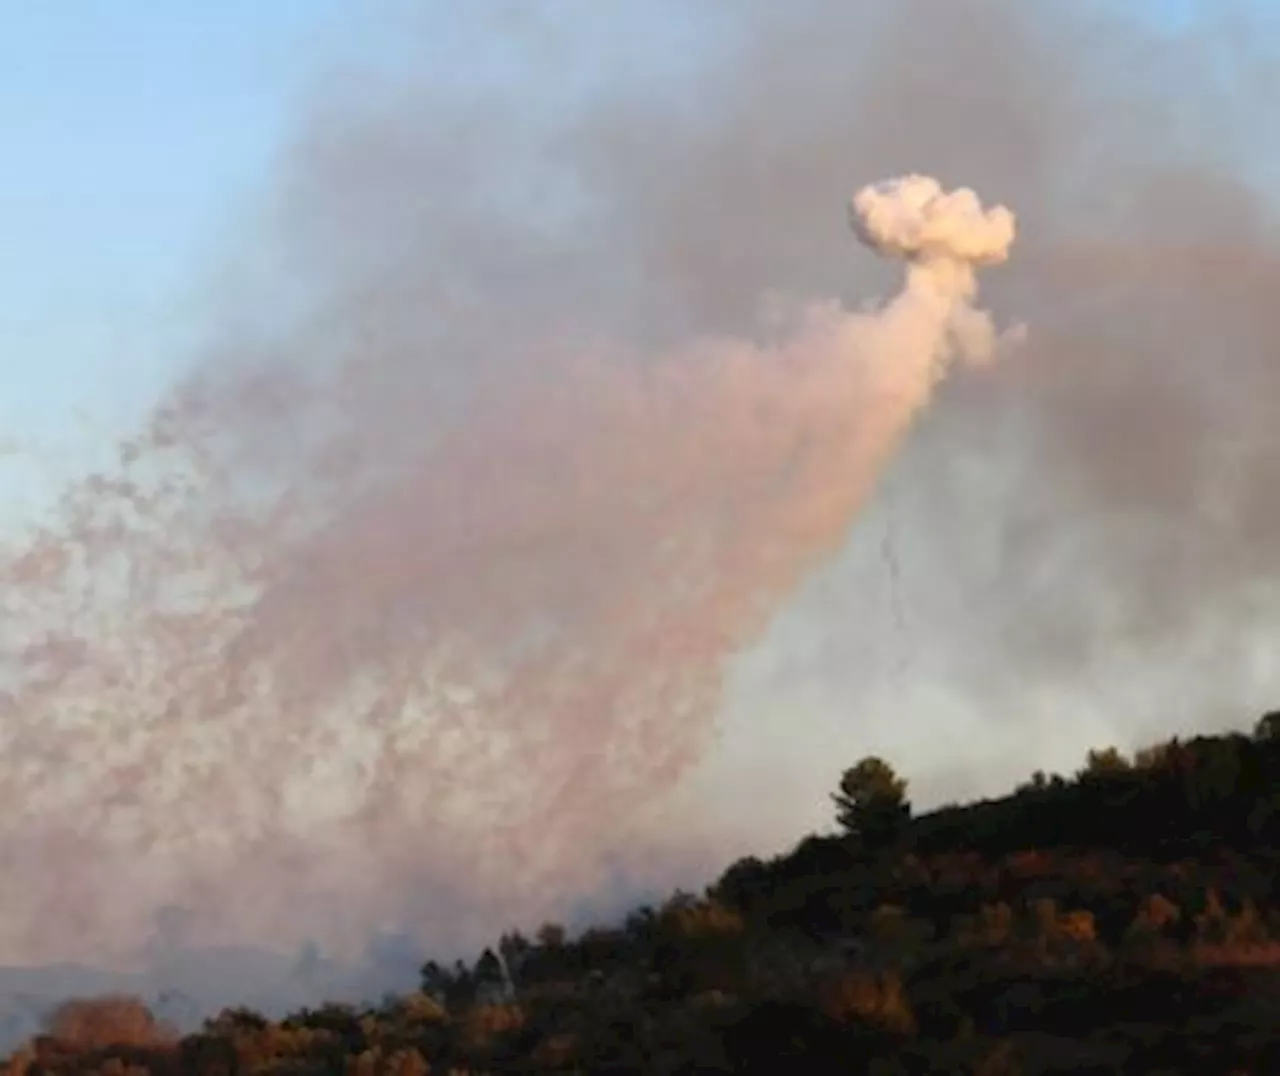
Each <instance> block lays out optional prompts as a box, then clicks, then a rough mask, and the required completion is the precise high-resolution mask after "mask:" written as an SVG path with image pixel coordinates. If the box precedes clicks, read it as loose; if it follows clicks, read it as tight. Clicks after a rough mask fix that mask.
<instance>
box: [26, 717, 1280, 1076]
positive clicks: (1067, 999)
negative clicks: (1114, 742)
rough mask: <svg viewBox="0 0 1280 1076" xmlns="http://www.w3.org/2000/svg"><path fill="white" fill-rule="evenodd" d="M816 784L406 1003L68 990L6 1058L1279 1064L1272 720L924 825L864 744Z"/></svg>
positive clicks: (431, 968)
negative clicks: (219, 1008) (201, 1020)
mask: <svg viewBox="0 0 1280 1076" xmlns="http://www.w3.org/2000/svg"><path fill="white" fill-rule="evenodd" d="M832 799H833V801H834V807H835V818H836V821H837V822H838V824H839V828H840V832H839V834H838V835H835V836H812V837H808V838H806V839H805V840H803V841H801V842H800V844H799V845H798V846H797V847H796V848H795V849H794V850H793V851H791V852H790V853H788V854H785V855H781V856H778V857H775V858H773V859H771V860H768V861H765V860H760V859H745V860H742V861H739V862H738V863H735V864H734V865H732V866H731V867H730V868H729V869H728V870H727V871H725V873H724V874H723V875H722V876H721V877H720V879H719V880H718V881H716V882H715V883H714V884H713V885H711V886H709V887H708V889H707V890H706V891H705V892H704V893H702V894H691V893H677V894H674V895H673V896H672V897H671V898H670V899H669V900H668V901H666V902H665V903H664V904H662V905H661V906H657V907H645V908H640V909H637V910H636V911H634V912H633V913H632V914H631V915H629V916H628V917H627V918H626V919H625V921H624V922H621V923H618V924H614V925H611V926H599V927H595V928H592V929H589V930H587V931H585V932H583V933H582V934H580V935H579V936H576V937H569V936H568V935H567V933H566V932H565V931H564V930H563V929H562V928H561V927H559V926H557V925H556V924H547V925H545V926H544V927H543V928H542V929H541V930H539V931H538V932H537V933H536V935H535V936H534V937H532V938H527V937H525V936H523V935H522V934H520V933H517V932H512V933H508V934H506V935H504V936H503V937H502V938H500V939H498V940H497V941H496V943H495V944H494V945H493V946H492V947H491V948H489V949H487V950H485V951H484V952H483V953H481V954H480V955H479V958H478V959H477V960H476V961H475V962H474V963H467V962H461V961H460V962H457V963H455V964H454V965H452V966H442V965H440V964H438V963H435V962H429V963H427V964H426V965H425V966H424V967H423V968H422V975H421V980H422V981H421V984H420V989H419V990H418V991H417V992H415V993H413V994H410V995H408V996H403V997H388V998H386V999H384V1000H383V1001H382V1002H380V1003H378V1004H375V1005H368V1006H364V1007H358V1006H350V1005H338V1004H332V1005H327V1006H323V1007H321V1008H319V1009H310V1010H305V1011H302V1012H299V1013H296V1014H294V1015H292V1016H289V1017H288V1018H286V1019H283V1020H280V1021H271V1020H267V1019H266V1018H264V1017H262V1016H260V1015H258V1014H256V1013H253V1012H250V1011H247V1010H244V1009H229V1010H226V1011H224V1012H223V1013H222V1014H221V1015H219V1016H218V1017H216V1018H214V1019H212V1020H209V1021H207V1022H206V1024H205V1025H204V1027H203V1028H202V1029H201V1030H200V1031H199V1032H197V1033H194V1034H188V1035H178V1034H176V1033H174V1032H172V1031H170V1030H168V1029H166V1028H164V1027H163V1026H161V1025H160V1024H159V1023H158V1022H157V1021H155V1020H154V1019H153V1018H152V1017H151V1014H150V1013H149V1012H148V1011H147V1010H146V1008H145V1006H144V1005H142V1003H141V1002H139V1001H137V1000H135V999H129V998H103V999H80V1000H75V1001H71V1002H68V1003H67V1004H66V1005H64V1006H63V1007H62V1009H60V1010H59V1011H58V1012H57V1013H55V1014H54V1016H53V1017H52V1019H51V1020H50V1022H49V1026H48V1028H47V1029H46V1033H45V1034H43V1035H41V1036H39V1037H37V1038H36V1039H34V1040H33V1041H32V1042H30V1043H28V1044H27V1045H26V1046H24V1047H23V1048H22V1049H21V1050H19V1051H18V1052H17V1053H15V1054H14V1055H13V1056H12V1057H11V1058H10V1059H8V1061H7V1062H6V1063H5V1064H4V1066H3V1071H4V1072H6V1073H13V1074H19V1073H22V1074H28V1076H36V1074H45V1073H48V1074H52V1073H104V1074H106V1073H111V1074H116V1076H122V1074H126V1073H127V1074H131V1076H144V1074H147V1073H152V1074H156V1076H160V1074H169V1073H175V1074H176V1073H196V1074H215V1073H216V1074H225V1076H230V1074H242V1073H243V1074H247V1073H263V1074H266V1073H292V1074H299V1076H301V1074H311V1073H316V1074H319V1073H351V1074H361V1076H364V1074H368V1076H381V1074H401V1076H403V1074H419V1076H424V1074H427V1073H450V1072H452V1073H456V1074H459V1076H461V1074H464V1073H466V1074H471V1076H475V1074H480V1073H493V1074H497V1073H645V1074H648V1073H673V1074H674V1073H715V1072H726V1073H728V1072H741V1073H770V1074H774V1073H776V1074H778V1076H784V1074H787V1076H789V1074H792V1073H795V1074H815V1073H841V1074H849V1073H863V1072H866V1073H884V1074H894V1073H934V1072H945V1073H972V1074H975V1076H977V1074H984V1076H1011V1074H1014V1073H1041V1072H1063V1073H1066V1072H1070V1073H1144V1074H1146V1073H1151V1074H1154V1073H1195V1074H1196V1076H1208V1074H1212V1073H1222V1074H1228V1073H1231V1074H1238V1073H1258V1074H1262V1073H1275V1072H1280V1017H1277V1015H1276V1013H1277V1012H1280V1009H1277V1002H1278V1001H1280V888H1278V883H1277V878H1278V874H1277V871H1276V866H1277V852H1276V850H1277V848H1278V847H1280V713H1273V714H1268V715H1266V716H1264V717H1263V718H1262V719H1261V720H1260V721H1259V722H1258V723H1257V725H1256V726H1255V728H1254V729H1253V730H1252V734H1251V735H1245V734H1240V733H1232V734H1227V735H1220V736H1200V737H1195V738H1193V739H1189V740H1185V741H1184V740H1178V739H1174V740H1170V741H1168V742H1167V743H1163V744H1159V745H1156V746H1154V747H1151V748H1148V749H1146V750H1144V751H1140V752H1138V754H1137V755H1136V756H1135V757H1133V758H1131V759H1130V758H1126V757H1124V756H1123V755H1122V754H1121V753H1120V752H1118V751H1116V750H1115V749H1112V748H1107V749H1102V750H1097V751H1091V752H1090V753H1089V755H1088V757H1087V759H1086V761H1085V765H1084V767H1083V768H1082V769H1081V770H1080V771H1079V772H1078V773H1076V774H1074V775H1072V776H1070V777H1062V776H1057V775H1055V776H1048V775H1045V774H1040V773H1037V774H1035V775H1033V776H1032V778H1031V779H1030V780H1029V781H1028V782H1026V783H1025V784H1023V785H1021V786H1019V787H1018V788H1017V789H1015V790H1014V791H1013V792H1012V793H1011V794H1010V795H1008V796H1005V797H1002V798H999V799H991V800H984V801H980V802H975V803H969V804H965V805H953V806H947V807H944V808H942V809H939V810H936V811H932V812H929V813H925V814H921V815H919V816H915V817H913V815H912V811H911V806H910V801H909V797H908V786H907V782H906V781H905V780H903V779H902V778H901V777H899V776H898V775H897V774H896V773H895V772H894V770H893V768H892V767H891V766H890V765H889V764H888V763H886V762H885V761H883V760H880V759H875V758H868V759H863V760H862V761H861V762H858V763H856V764H855V765H853V766H851V767H850V769H849V770H847V771H846V772H845V774H844V776H843V778H842V780H841V781H840V784H839V787H838V789H837V790H836V791H835V792H834V793H833V794H832Z"/></svg>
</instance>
